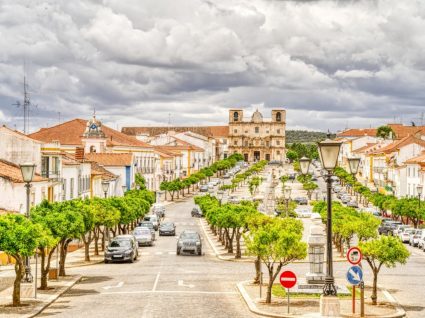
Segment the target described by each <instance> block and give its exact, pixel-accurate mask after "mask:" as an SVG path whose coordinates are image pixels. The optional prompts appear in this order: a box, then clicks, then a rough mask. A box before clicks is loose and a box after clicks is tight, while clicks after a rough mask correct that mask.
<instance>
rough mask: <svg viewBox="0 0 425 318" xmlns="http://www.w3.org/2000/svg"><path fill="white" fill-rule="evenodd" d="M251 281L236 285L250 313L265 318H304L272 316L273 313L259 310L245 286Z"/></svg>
mask: <svg viewBox="0 0 425 318" xmlns="http://www.w3.org/2000/svg"><path fill="white" fill-rule="evenodd" d="M249 282H250V281H243V282H239V283H237V284H236V286H237V288H238V291H239V293H240V294H241V296H242V298H243V300H244V301H245V303H246V305H247V306H248V309H249V311H250V312H252V313H254V314H256V315H260V316H265V317H276V318H292V317H302V316H298V315H297V316H294V315H278V314H272V313H268V312H265V311H262V310H259V309H258V308H257V305H256V304H255V303H254V301H253V300H252V299H251V297H250V296H249V294H248V292H247V291H246V289H245V287H244V285H245V284H248V283H249Z"/></svg>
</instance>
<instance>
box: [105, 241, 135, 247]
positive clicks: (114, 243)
mask: <svg viewBox="0 0 425 318" xmlns="http://www.w3.org/2000/svg"><path fill="white" fill-rule="evenodd" d="M109 246H110V247H130V246H131V244H130V241H129V240H113V241H112V242H111V244H110V245H109Z"/></svg>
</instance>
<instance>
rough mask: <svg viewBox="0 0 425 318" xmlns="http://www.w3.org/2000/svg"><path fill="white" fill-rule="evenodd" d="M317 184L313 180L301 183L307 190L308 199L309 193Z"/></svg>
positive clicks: (309, 197) (310, 193)
mask: <svg viewBox="0 0 425 318" xmlns="http://www.w3.org/2000/svg"><path fill="white" fill-rule="evenodd" d="M318 187H319V186H318V185H317V184H316V183H314V182H306V183H304V184H303V189H304V190H306V191H307V196H308V199H309V200H311V195H312V194H313V192H314V190H316V189H317V188H318Z"/></svg>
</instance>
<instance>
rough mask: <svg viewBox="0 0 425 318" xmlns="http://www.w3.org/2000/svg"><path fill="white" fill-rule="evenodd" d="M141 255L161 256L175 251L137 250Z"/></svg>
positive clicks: (172, 253)
mask: <svg viewBox="0 0 425 318" xmlns="http://www.w3.org/2000/svg"><path fill="white" fill-rule="evenodd" d="M139 255H141V256H161V255H176V251H143V252H139ZM204 255H211V256H215V254H214V253H204Z"/></svg>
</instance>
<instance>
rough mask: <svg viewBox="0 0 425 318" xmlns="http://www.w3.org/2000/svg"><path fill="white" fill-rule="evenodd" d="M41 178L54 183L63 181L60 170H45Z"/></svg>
mask: <svg viewBox="0 0 425 318" xmlns="http://www.w3.org/2000/svg"><path fill="white" fill-rule="evenodd" d="M41 176H42V177H43V178H48V179H50V180H52V181H57V182H60V181H61V180H62V179H61V175H60V171H58V170H56V171H46V170H43V171H41Z"/></svg>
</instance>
